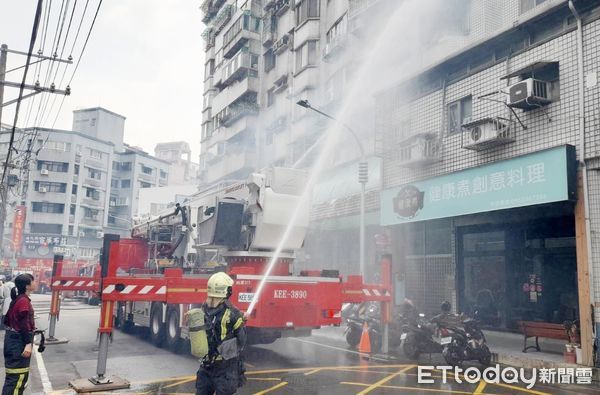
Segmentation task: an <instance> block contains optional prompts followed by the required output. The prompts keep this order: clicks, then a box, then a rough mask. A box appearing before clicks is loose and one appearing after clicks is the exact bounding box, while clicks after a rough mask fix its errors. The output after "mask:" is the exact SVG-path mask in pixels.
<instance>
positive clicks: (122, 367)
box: [27, 295, 600, 395]
mask: <svg viewBox="0 0 600 395" xmlns="http://www.w3.org/2000/svg"><path fill="white" fill-rule="evenodd" d="M34 306H35V308H36V310H37V313H38V314H39V317H38V320H37V323H38V326H42V327H44V326H45V325H47V319H46V317H47V315H46V314H47V311H48V306H49V296H37V295H36V296H35V297H34ZM98 321H99V308H98V307H91V306H87V305H84V304H82V303H80V302H76V301H65V302H64V303H63V309H62V311H61V315H60V320H59V323H58V325H57V336H59V337H66V338H68V339H69V342H68V343H67V344H57V345H52V346H49V347H48V348H47V349H46V351H45V352H44V353H43V354H41V355H40V354H38V355H37V356H34V358H33V361H32V362H33V363H32V366H33V367H32V378H31V382H30V388H29V389H28V392H27V393H30V394H38V393H39V394H42V393H51V394H73V393H74V391H72V390H71V389H69V381H71V380H74V379H77V378H88V377H92V376H94V375H95V372H96V364H97V355H98V352H97V337H96V331H97V327H98ZM44 324H45V325H44ZM342 335H343V333H342V328H325V329H322V330H319V331H316V332H315V333H314V334H313V336H311V337H309V338H298V339H292V338H290V339H280V340H278V341H276V342H275V343H274V344H271V345H263V346H252V347H249V348H248V349H247V350H246V354H245V359H246V362H247V370H248V372H247V378H248V382H247V384H246V386H244V387H243V388H241V389H240V390H239V392H238V393H240V394H266V393H272V394H328V395H329V394H331V395H334V394H357V393H358V394H367V393H370V394H404V393H421V394H428V393H431V394H435V393H447V394H452V393H456V394H478V393H479V394H481V393H485V394H519V393H521V394H548V393H549V394H592V393H594V394H596V393H598V394H600V390H598V387H597V386H595V385H568V386H565V385H562V386H546V385H539V384H538V385H536V386H535V387H533V388H532V389H526V388H524V386H523V385H520V384H511V385H498V384H491V383H489V384H487V383H485V382H483V381H480V382H475V383H472V384H471V383H467V382H465V381H464V379H463V380H461V381H463V382H462V383H457V382H455V380H454V379H453V378H452V377H449V381H448V383H442V382H441V372H439V371H434V372H433V379H434V381H435V382H434V383H433V384H418V383H417V372H418V367H417V365H416V364H415V363H414V362H412V361H408V360H406V359H403V358H402V357H400V358H399V359H396V360H384V359H381V360H380V359H377V358H371V359H370V360H365V359H363V358H361V357H360V355H359V354H358V353H357V352H356V351H355V350H351V349H349V348H348V346H347V345H346V343H345V341H344V339H343V336H342ZM439 358H440V357H439V356H433V357H432V359H429V358H428V357H425V358H424V359H422V360H420V361H419V362H418V363H420V364H421V365H436V364H441V363H442V360H441V359H439ZM107 366H108V369H107V370H108V372H107V373H108V374H109V375H111V374H112V375H118V376H120V377H123V378H126V379H127V380H129V381H130V382H131V388H130V389H128V390H121V391H118V392H122V393H136V394H169V393H173V394H174V393H177V394H193V393H194V388H195V387H194V381H195V372H196V370H197V369H198V361H197V360H196V359H195V358H193V357H192V356H190V355H188V354H187V353H185V352H180V353H175V352H172V351H170V350H165V349H162V348H157V347H155V346H154V345H152V344H150V343H149V342H148V341H146V340H145V338H144V335H143V333H138V334H135V335H128V334H124V333H121V332H119V331H116V332H115V333H114V336H113V342H112V343H111V344H110V347H109V356H108V364H107ZM459 379H460V377H459Z"/></svg>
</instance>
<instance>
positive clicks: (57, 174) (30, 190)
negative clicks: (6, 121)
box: [0, 107, 170, 267]
mask: <svg viewBox="0 0 600 395" xmlns="http://www.w3.org/2000/svg"><path fill="white" fill-rule="evenodd" d="M124 126H125V117H123V116H121V115H119V114H116V113H114V112H111V111H109V110H106V109H104V108H100V107H97V108H88V109H82V110H76V111H74V112H73V130H58V129H45V128H26V129H20V130H18V131H17V134H16V136H15V151H13V155H12V160H11V162H12V163H13V164H14V165H15V168H14V169H13V170H12V174H13V175H14V176H15V177H16V179H17V183H16V184H15V185H13V186H12V187H11V189H10V193H9V198H8V199H7V200H8V202H9V209H8V215H7V226H6V228H5V237H4V240H5V241H6V242H5V245H4V246H3V247H4V252H5V256H10V255H12V254H13V253H14V256H15V257H18V258H19V259H21V260H23V262H25V263H26V265H25V266H27V267H30V266H31V265H34V264H35V265H38V266H40V267H41V266H44V265H45V266H47V267H51V261H52V257H53V255H54V254H55V253H62V254H64V255H66V256H68V257H69V258H76V259H83V260H86V259H87V260H90V261H95V260H97V259H98V256H99V252H100V248H101V246H102V237H103V235H104V233H105V232H110V233H117V234H121V235H123V236H127V235H128V234H129V231H130V229H131V224H132V217H133V216H134V215H136V213H137V203H138V195H139V191H140V189H143V188H152V187H158V186H166V185H167V183H168V180H169V167H170V163H169V162H167V161H164V160H161V159H158V158H155V157H153V156H151V155H149V154H148V153H146V152H144V151H142V150H141V149H139V148H135V147H131V146H129V145H127V144H125V143H124V142H123V134H124ZM9 140H10V130H7V129H4V128H3V129H2V131H1V132H0V156H5V155H6V152H7V150H8V144H9ZM15 214H17V215H15ZM15 218H17V219H15ZM17 222H18V224H17V225H16V226H18V227H19V229H20V231H19V232H16V231H15V229H14V227H15V223H17ZM25 263H24V264H25ZM21 266H22V265H21Z"/></svg>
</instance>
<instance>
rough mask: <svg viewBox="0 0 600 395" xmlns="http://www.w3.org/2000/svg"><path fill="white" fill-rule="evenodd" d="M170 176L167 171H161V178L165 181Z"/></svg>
mask: <svg viewBox="0 0 600 395" xmlns="http://www.w3.org/2000/svg"><path fill="white" fill-rule="evenodd" d="M168 175H169V174H168V173H167V172H166V171H164V170H161V171H160V178H163V179H165V178H167V176H168Z"/></svg>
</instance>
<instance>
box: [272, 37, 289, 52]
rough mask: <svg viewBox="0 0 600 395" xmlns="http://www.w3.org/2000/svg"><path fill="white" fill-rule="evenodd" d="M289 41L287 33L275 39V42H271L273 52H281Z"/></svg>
mask: <svg viewBox="0 0 600 395" xmlns="http://www.w3.org/2000/svg"><path fill="white" fill-rule="evenodd" d="M289 41H290V36H289V34H286V35H284V36H283V37H281V38H280V39H279V40H277V41H275V44H273V52H275V53H276V54H278V55H279V54H280V53H281V52H283V51H284V50H285V49H286V48H287V47H288V43H289Z"/></svg>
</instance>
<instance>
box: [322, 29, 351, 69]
mask: <svg viewBox="0 0 600 395" xmlns="http://www.w3.org/2000/svg"><path fill="white" fill-rule="evenodd" d="M347 43H348V36H346V35H342V36H337V37H335V38H334V39H332V40H331V41H330V42H328V43H327V44H325V46H324V48H323V60H324V61H326V62H328V63H329V62H332V61H333V60H334V59H335V58H336V57H337V56H338V55H340V54H341V53H342V52H343V51H344V50H345V49H346V45H347Z"/></svg>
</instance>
